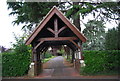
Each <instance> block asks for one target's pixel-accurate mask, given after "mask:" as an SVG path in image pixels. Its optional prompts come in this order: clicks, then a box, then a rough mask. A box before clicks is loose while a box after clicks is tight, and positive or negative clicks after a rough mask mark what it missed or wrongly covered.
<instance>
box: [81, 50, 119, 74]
mask: <svg viewBox="0 0 120 81" xmlns="http://www.w3.org/2000/svg"><path fill="white" fill-rule="evenodd" d="M83 55H84V58H85V59H84V61H85V64H86V66H85V67H84V68H83V73H85V74H97V73H107V72H113V71H115V72H118V71H119V69H120V51H118V50H112V51H83Z"/></svg>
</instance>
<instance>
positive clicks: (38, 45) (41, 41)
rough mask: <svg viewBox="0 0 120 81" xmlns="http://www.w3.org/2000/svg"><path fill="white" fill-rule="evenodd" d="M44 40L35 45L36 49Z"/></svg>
mask: <svg viewBox="0 0 120 81" xmlns="http://www.w3.org/2000/svg"><path fill="white" fill-rule="evenodd" d="M43 42H44V41H40V42H39V43H38V44H37V45H36V46H35V48H34V49H35V50H36V49H37V48H38V47H39V46H40V45H41V44H42V43H43Z"/></svg>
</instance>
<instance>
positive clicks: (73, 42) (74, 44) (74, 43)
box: [69, 40, 80, 49]
mask: <svg viewBox="0 0 120 81" xmlns="http://www.w3.org/2000/svg"><path fill="white" fill-rule="evenodd" d="M69 41H70V42H72V43H73V44H74V45H75V46H76V47H78V48H79V49H80V46H78V44H76V42H74V41H73V40H69Z"/></svg>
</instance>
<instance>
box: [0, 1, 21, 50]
mask: <svg viewBox="0 0 120 81" xmlns="http://www.w3.org/2000/svg"><path fill="white" fill-rule="evenodd" d="M9 13H10V10H8V9H7V4H6V1H5V0H2V1H1V2H0V46H4V47H6V48H10V47H11V42H12V43H15V39H14V35H13V32H14V33H15V34H16V35H22V33H23V32H22V31H21V27H22V25H19V26H17V25H15V26H13V24H12V21H14V20H15V18H16V17H14V16H9Z"/></svg>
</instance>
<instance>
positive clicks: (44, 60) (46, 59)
mask: <svg viewBox="0 0 120 81" xmlns="http://www.w3.org/2000/svg"><path fill="white" fill-rule="evenodd" d="M54 57H55V56H52V57H49V58H45V59H43V60H42V62H43V63H46V62H48V61H49V60H50V59H52V58H54Z"/></svg>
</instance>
